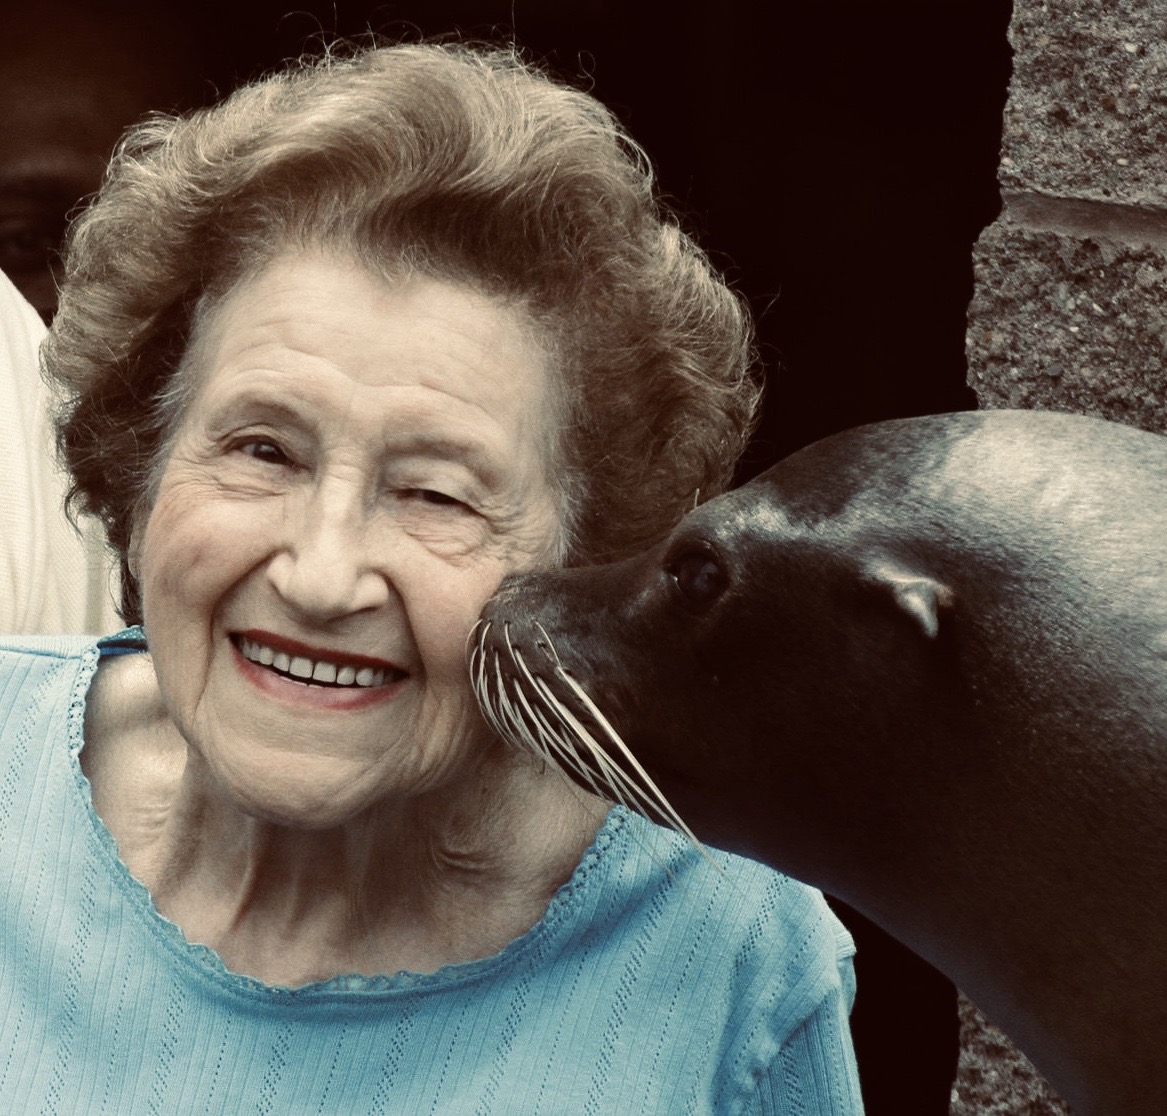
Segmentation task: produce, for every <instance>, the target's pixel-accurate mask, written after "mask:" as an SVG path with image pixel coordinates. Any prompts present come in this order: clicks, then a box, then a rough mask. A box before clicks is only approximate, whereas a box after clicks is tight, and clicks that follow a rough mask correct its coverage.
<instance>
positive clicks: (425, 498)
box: [401, 488, 465, 508]
mask: <svg viewBox="0 0 1167 1116" xmlns="http://www.w3.org/2000/svg"><path fill="white" fill-rule="evenodd" d="M401 495H402V496H403V497H404V498H405V499H407V500H419V501H421V502H422V503H423V504H433V505H434V506H435V507H439V508H461V507H464V506H465V505H464V504H463V503H462V501H461V500H459V499H457V498H456V497H454V496H450V495H449V494H448V493H445V492H439V491H438V490H437V489H435V488H406V489H403V490H402V492H401Z"/></svg>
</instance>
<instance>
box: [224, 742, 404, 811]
mask: <svg viewBox="0 0 1167 1116" xmlns="http://www.w3.org/2000/svg"><path fill="white" fill-rule="evenodd" d="M354 766H355V765H347V764H343V763H341V762H338V761H337V760H336V759H335V758H333V757H327V758H314V757H308V756H297V757H294V758H293V759H291V760H288V759H285V760H284V761H283V762H282V763H280V764H278V765H271V764H262V763H260V764H239V763H235V764H232V765H231V766H230V768H229V769H228V770H226V771H222V772H220V773H219V775H218V779H217V781H218V783H219V785H220V787H221V788H222V789H224V790H225V791H226V797H227V800H228V801H229V802H230V804H231V805H232V806H233V807H234V808H235V809H236V810H238V811H239V813H241V814H244V815H246V816H247V817H251V818H255V819H256V820H258V821H265V822H269V823H271V824H273V825H280V826H287V827H289V828H292V829H330V828H333V827H336V826H343V825H344V824H345V823H346V822H350V821H353V820H354V819H356V818H358V817H360V816H361V815H363V814H365V813H367V812H368V811H369V810H370V809H371V808H372V807H373V806H375V805H377V803H378V802H380V801H381V800H382V799H383V798H384V797H385V791H384V789H383V787H382V786H381V785H380V784H379V782H378V781H377V780H376V779H375V778H374V777H373V775H372V773H370V772H368V771H364V772H358V771H356V770H354ZM362 776H363V777H362Z"/></svg>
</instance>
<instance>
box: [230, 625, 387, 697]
mask: <svg viewBox="0 0 1167 1116" xmlns="http://www.w3.org/2000/svg"><path fill="white" fill-rule="evenodd" d="M239 650H240V651H241V652H242V653H243V657H244V658H246V659H250V660H251V661H252V662H253V663H259V664H260V665H261V666H270V667H274V668H275V669H276V670H278V671H281V672H283V673H284V674H290V675H291V676H292V677H293V678H302V679H305V680H307V679H311V680H312V681H313V682H324V683H330V684H332V685H336V686H363V687H369V686H383V685H384V684H385V675H386V672H385V671H384V670H383V669H378V668H376V667H361V668H360V669H359V670H358V669H357V668H356V667H354V666H337V665H336V664H335V663H330V662H328V661H327V660H326V659H320V660H317V661H314V660H312V659H309V658H308V657H307V656H305V655H297V656H295V657H293V656H291V655H288V654H287V653H285V652H283V651H276V650H275V649H274V648H271V647H266V646H264V644H262V643H258V642H257V641H255V640H253V639H244V638H242V637H241V638H240V640H239Z"/></svg>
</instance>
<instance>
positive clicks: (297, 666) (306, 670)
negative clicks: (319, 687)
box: [288, 656, 312, 678]
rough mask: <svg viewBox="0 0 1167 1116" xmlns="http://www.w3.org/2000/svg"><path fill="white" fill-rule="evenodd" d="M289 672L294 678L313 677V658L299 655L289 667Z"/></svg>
mask: <svg viewBox="0 0 1167 1116" xmlns="http://www.w3.org/2000/svg"><path fill="white" fill-rule="evenodd" d="M288 673H289V674H290V675H291V676H292V677H293V678H311V677H312V660H311V659H305V658H303V657H301V656H297V657H296V658H294V659H293V660H292V662H291V665H290V666H289V667H288Z"/></svg>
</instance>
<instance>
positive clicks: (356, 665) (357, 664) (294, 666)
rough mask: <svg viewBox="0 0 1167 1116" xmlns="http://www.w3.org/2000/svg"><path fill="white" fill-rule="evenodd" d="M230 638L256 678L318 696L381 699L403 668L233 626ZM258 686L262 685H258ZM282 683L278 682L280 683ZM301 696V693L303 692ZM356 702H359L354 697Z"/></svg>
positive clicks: (401, 675)
mask: <svg viewBox="0 0 1167 1116" xmlns="http://www.w3.org/2000/svg"><path fill="white" fill-rule="evenodd" d="M231 643H232V646H233V647H234V649H235V651H236V653H237V655H238V658H239V659H240V660H242V663H241V665H243V666H244V667H245V668H246V669H245V673H247V674H248V676H249V677H251V678H252V679H253V680H255V681H257V682H264V681H270V682H272V683H289V682H290V683H293V684H294V685H295V687H296V688H297V689H299V690H301V691H303V690H305V689H307V690H311V691H314V694H315V695H317V696H320V697H323V696H324V695H325V694H326V693H327V694H331V695H333V696H335V697H336V698H338V699H339V698H344V699H346V705H347V704H349V701H348V699H350V698H351V699H357V700H360V699H373V700H381V699H383V698H385V697H388V696H390V695H391V694H392V693H393V692H395V691H396V689H397V686H396V685H395V683H399V682H403V681H404V680H405V679H406V678H408V677H409V672H408V671H406V670H404V669H403V668H401V667H399V666H397V665H396V664H395V663H392V662H390V661H388V660H387V659H377V658H372V657H370V656H368V655H356V654H349V653H347V652H341V651H336V650H331V649H327V648H317V647H310V646H309V645H307V644H304V643H300V642H299V641H297V640H292V639H286V638H284V637H283V636H277V635H274V634H273V633H271V632H263V631H247V632H234V633H232V635H231ZM263 688H264V689H268V688H269V687H268V686H267V685H264V687H263ZM281 688H283V687H281ZM304 696H307V695H306V694H305V695H304ZM360 704H365V701H364V700H360Z"/></svg>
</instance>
